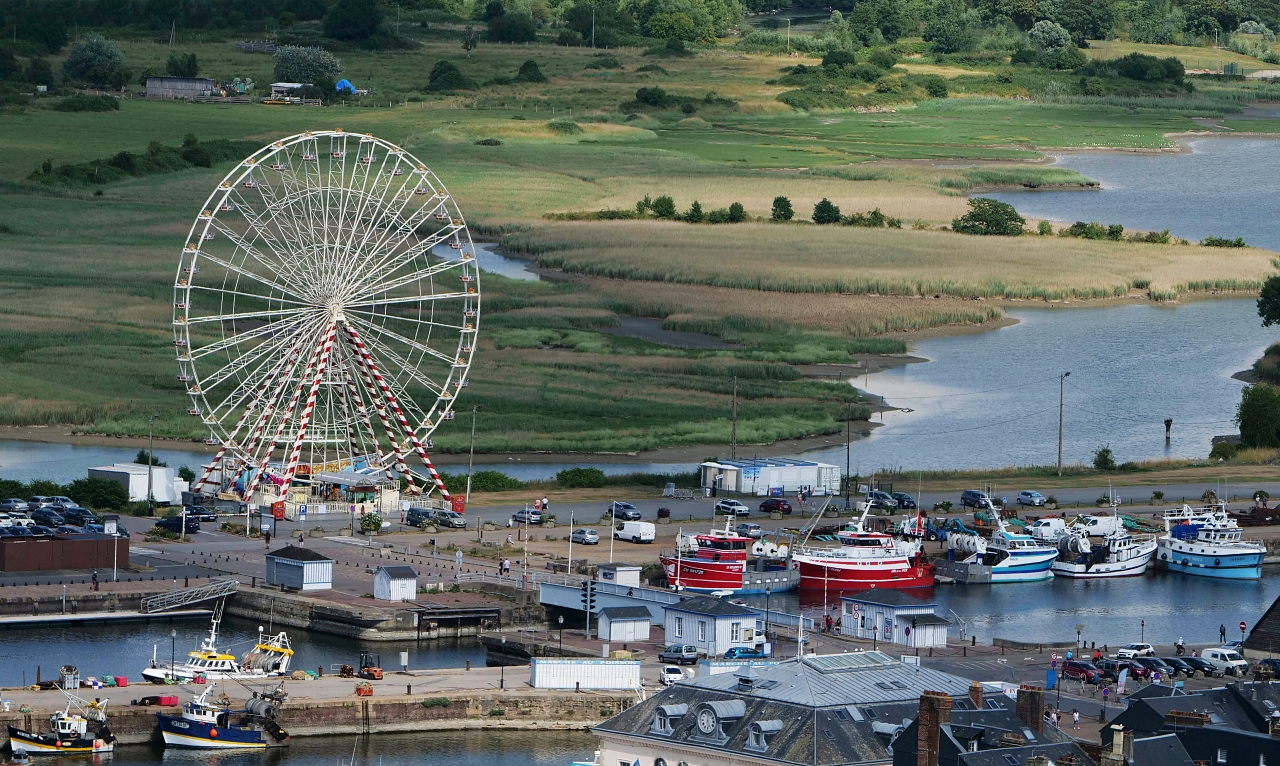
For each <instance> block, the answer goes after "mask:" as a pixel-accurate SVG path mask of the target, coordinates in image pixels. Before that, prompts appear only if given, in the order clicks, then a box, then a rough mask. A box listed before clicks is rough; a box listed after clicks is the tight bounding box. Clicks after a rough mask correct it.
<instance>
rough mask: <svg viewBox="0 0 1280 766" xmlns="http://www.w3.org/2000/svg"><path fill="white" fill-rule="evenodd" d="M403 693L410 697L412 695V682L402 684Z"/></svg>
mask: <svg viewBox="0 0 1280 766" xmlns="http://www.w3.org/2000/svg"><path fill="white" fill-rule="evenodd" d="M404 693H405V694H406V695H408V696H410V697H412V696H413V684H405V685H404Z"/></svg>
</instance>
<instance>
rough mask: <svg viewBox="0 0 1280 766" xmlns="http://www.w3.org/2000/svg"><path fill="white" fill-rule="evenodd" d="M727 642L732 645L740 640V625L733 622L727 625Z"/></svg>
mask: <svg viewBox="0 0 1280 766" xmlns="http://www.w3.org/2000/svg"><path fill="white" fill-rule="evenodd" d="M729 640H730V641H733V642H734V643H737V642H738V641H741V640H742V623H740V622H734V623H730V624H729Z"/></svg>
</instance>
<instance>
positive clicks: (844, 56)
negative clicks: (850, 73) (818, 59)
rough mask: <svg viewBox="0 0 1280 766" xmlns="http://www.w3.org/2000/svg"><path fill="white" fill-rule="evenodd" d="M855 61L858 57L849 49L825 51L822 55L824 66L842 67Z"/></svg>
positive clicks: (856, 61)
mask: <svg viewBox="0 0 1280 766" xmlns="http://www.w3.org/2000/svg"><path fill="white" fill-rule="evenodd" d="M856 63H858V59H857V58H855V57H854V55H853V54H852V53H850V52H849V51H842V50H835V51H827V53H826V54H825V55H824V56H823V57H822V65H823V66H824V67H825V66H827V65H828V64H831V65H834V66H841V67H842V66H850V65H853V64H856ZM889 66H893V64H890V65H889Z"/></svg>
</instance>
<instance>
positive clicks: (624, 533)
mask: <svg viewBox="0 0 1280 766" xmlns="http://www.w3.org/2000/svg"><path fill="white" fill-rule="evenodd" d="M657 536H658V530H657V527H655V526H654V525H653V524H652V523H651V522H648V521H620V522H618V525H617V526H615V527H614V528H613V539H614V540H630V541H631V542H633V543H651V542H653V539H654V538H655V537H657Z"/></svg>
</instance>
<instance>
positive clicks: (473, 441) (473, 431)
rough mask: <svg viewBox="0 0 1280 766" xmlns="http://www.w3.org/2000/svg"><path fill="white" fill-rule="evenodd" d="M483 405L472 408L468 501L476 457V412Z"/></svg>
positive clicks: (468, 501)
mask: <svg viewBox="0 0 1280 766" xmlns="http://www.w3.org/2000/svg"><path fill="white" fill-rule="evenodd" d="M483 406H484V405H482V404H477V405H476V406H474V407H472V408H471V453H470V455H468V457H467V503H470V502H471V466H472V464H473V463H474V462H475V459H476V413H477V412H479V411H480V408H481V407H483Z"/></svg>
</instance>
